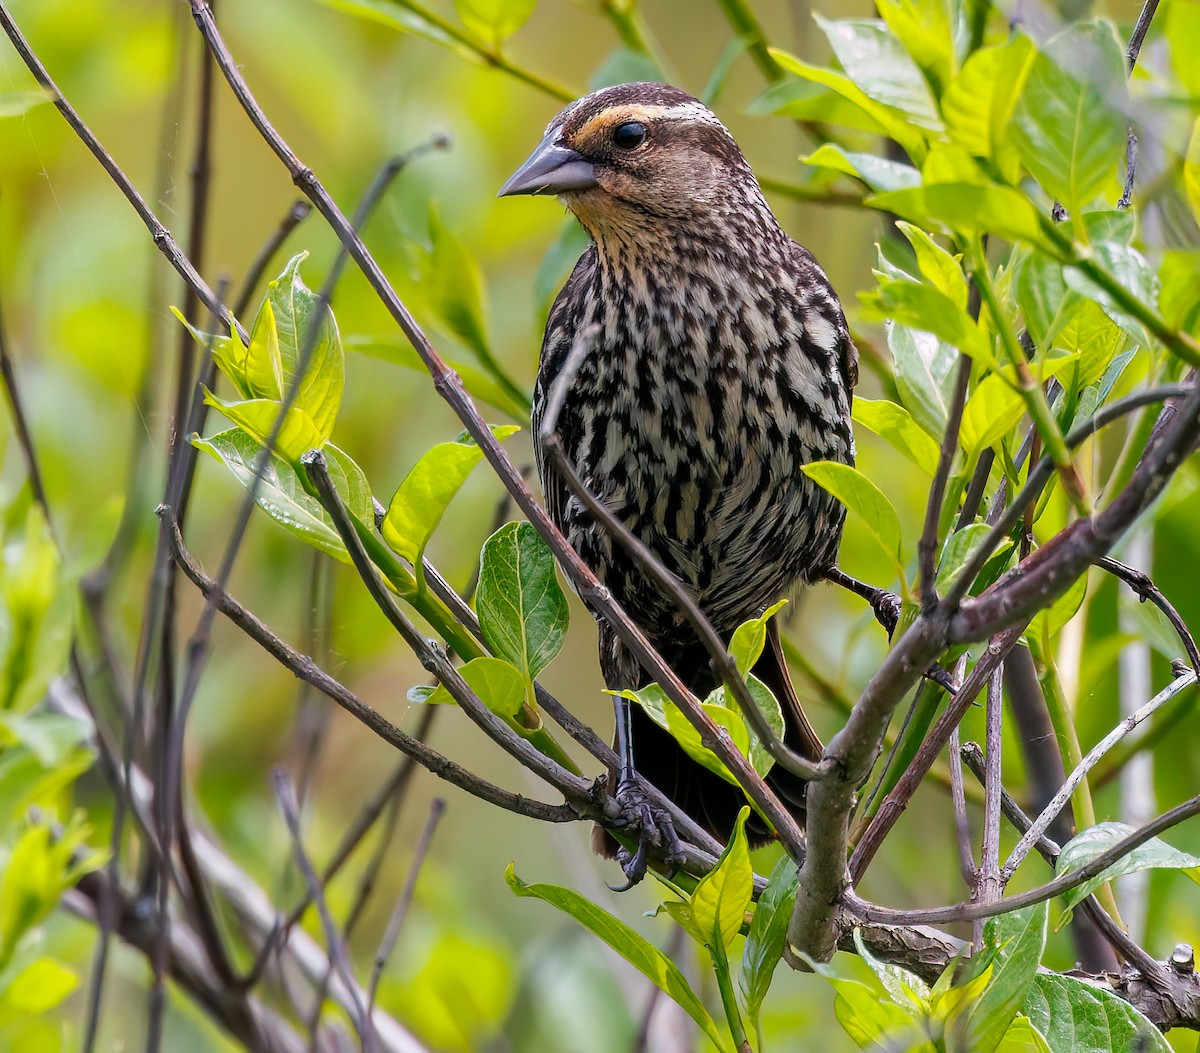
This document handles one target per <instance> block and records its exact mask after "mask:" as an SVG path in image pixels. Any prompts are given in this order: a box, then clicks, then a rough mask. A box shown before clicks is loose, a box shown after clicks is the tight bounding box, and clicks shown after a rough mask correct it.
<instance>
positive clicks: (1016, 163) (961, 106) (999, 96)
mask: <svg viewBox="0 0 1200 1053" xmlns="http://www.w3.org/2000/svg"><path fill="white" fill-rule="evenodd" d="M1033 57H1034V47H1033V43H1032V41H1030V39H1029V38H1028V37H1026V36H1022V35H1021V34H1016V35H1014V36H1013V37H1012V38H1011V39H1010V40H1009V41H1008V42H1007V43H1004V44H1001V45H999V46H997V47H988V48H980V49H979V50H978V51H976V52H974V53H972V54H971V55H970V56H969V57H968V58H967V61H966V62H964V63H963V68H962V69H961V70H960V71H959V74H958V76H956V77H955V78H954V80H952V81H951V82H950V86H949V87H948V88H947V89H946V92H945V94H944V95H943V96H942V113H943V115H944V116H945V118H946V131H947V132H948V133H949V135H950V138H951V139H952V140H953V141H954V142H956V143H958V144H959V145H960V146H962V147H963V148H964V149H965V150H967V151H968V152H969V153H971V154H972V155H973V156H975V157H981V158H984V159H985V160H988V161H991V162H992V164H993V165H994V166H995V169H996V171H997V172H998V173H999V174H1000V175H1001V176H1003V178H1004V179H1005V181H1006V182H1009V183H1016V182H1017V181H1018V180H1019V179H1020V176H1021V161H1020V156H1019V155H1018V153H1017V151H1016V147H1015V145H1014V143H1013V141H1012V135H1011V131H1010V121H1011V119H1012V114H1013V109H1014V108H1015V106H1016V103H1017V98H1018V97H1019V96H1020V94H1021V91H1022V89H1023V88H1024V86H1025V80H1026V78H1027V77H1028V76H1029V70H1030V68H1031V67H1032V65H1033Z"/></svg>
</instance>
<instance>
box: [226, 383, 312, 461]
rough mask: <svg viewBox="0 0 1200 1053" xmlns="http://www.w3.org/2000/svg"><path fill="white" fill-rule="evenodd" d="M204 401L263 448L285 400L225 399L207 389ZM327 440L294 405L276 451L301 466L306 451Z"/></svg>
mask: <svg viewBox="0 0 1200 1053" xmlns="http://www.w3.org/2000/svg"><path fill="white" fill-rule="evenodd" d="M204 401H205V402H206V403H207V404H208V405H210V406H212V407H214V408H215V409H218V410H220V411H221V413H222V414H223V415H224V416H225V417H227V418H229V420H230V421H232V422H233V423H234V424H236V425H237V426H238V427H239V428H240V429H241V430H242V431H244V432H245V433H246V434H247V435H248V436H250V438H252V439H253V440H254V442H255V443H256V444H257V445H258V446H260V447H262V446H266V444H267V440H268V439H270V438H271V435H272V433H273V432H274V431H275V424H276V421H277V420H278V419H279V414H280V412H281V411H282V409H283V403H282V402H273V401H271V400H270V399H246V400H244V401H242V402H226V401H225V399H222V398H218V397H217V396H216V395H214V394H213V393H212V392H211V391H206V392H205V394H204ZM324 441H325V440H324V439H322V437H321V432H320V430H319V429H318V428H317V426H316V424H315V423H314V422H313V420H312V418H310V417H309V416H308V414H307V413H305V412H304V410H302V409H300V408H299V407H297V406H293V407H292V408H291V409H289V410H288V412H287V417H285V418H284V422H283V427H282V428H280V429H279V435H278V436H277V437H276V439H275V450H276V451H278V452H279V453H280V454H282V455H283V456H284V457H285V458H287V460H289V461H291V462H292V464H296V465H298V464H299V463H300V458H301V457H302V456H304V454H306V453H307V452H308V451H309V450H314V449H319V448H320V447H321V446H323V445H324Z"/></svg>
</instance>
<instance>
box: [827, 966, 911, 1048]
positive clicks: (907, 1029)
mask: <svg viewBox="0 0 1200 1053" xmlns="http://www.w3.org/2000/svg"><path fill="white" fill-rule="evenodd" d="M835 986H836V988H837V997H836V998H835V999H834V1001H833V1015H834V1016H835V1017H837V1021H838V1023H839V1024H841V1025H842V1028H843V1030H845V1032H846V1034H847V1035H849V1036H850V1037H851V1038H852V1039H853V1040H854V1041H855V1042H857V1043H858V1046H859V1048H860V1049H869V1050H880V1049H884V1050H890V1049H903V1050H904V1051H905V1053H934V1047H933V1045H932V1043H930V1042H927V1041H921V1039H920V1035H921V1027H920V1018H919V1017H918V1016H917V1014H916V1013H915V1011H910V1010H907V1009H903V1008H901V1007H900V1006H898V1005H896V1004H895V1003H894V1002H891V1001H889V1000H887V999H885V998H881V997H880V996H879V995H878V994H876V992H875V991H873V990H872V989H871V988H870V987H868V986H867V985H866V984H860V983H856V982H854V981H853V980H837V981H835ZM910 1042H911V1043H912V1044H911V1045H910V1044H909V1043H910Z"/></svg>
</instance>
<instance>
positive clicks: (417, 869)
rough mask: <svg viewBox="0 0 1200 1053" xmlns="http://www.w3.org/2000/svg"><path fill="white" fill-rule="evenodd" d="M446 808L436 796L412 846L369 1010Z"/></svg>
mask: <svg viewBox="0 0 1200 1053" xmlns="http://www.w3.org/2000/svg"><path fill="white" fill-rule="evenodd" d="M445 810H446V802H445V800H444V799H443V798H441V797H435V798H434V799H433V804H432V805H430V807H429V818H428V819H427V820H426V821H425V829H424V830H422V831H421V838H420V840H419V841H417V847H416V848H415V849H413V858H412V866H411V867H410V868H409V871H408V879H407V880H406V881H405V883H404V890H403V891H402V892H401V893H400V899H399V900H398V901H397V902H396V908H395V910H394V911H393V912H392V916H391V919H390V920H389V921H388V926H387V929H386V930H385V931H384V934H383V940H382V941H381V942H380V944H379V950H378V952H377V953H376V955H375V964H374V965H373V966H372V967H371V982H370V985H369V986H368V987H367V1011H368V1012H370V1011H371V1009H372V1008H373V1007H374V1005H375V994H376V992H377V991H378V990H379V981H380V980H381V979H382V978H383V970H384V969H385V968H386V967H387V961H388V958H390V957H391V956H392V949H393V948H394V947H395V946H396V941H397V940H398V939H399V938H400V930H401V929H402V928H403V927H404V919H405V918H406V917H407V916H408V908H409V906H411V904H412V899H413V894H414V893H415V892H416V891H417V876H418V875H419V874H420V873H421V866H422V865H423V864H424V862H425V856H426V855H427V854H428V852H429V845H430V843H431V842H432V841H433V835H434V833H435V831H436V830H437V825H438V823H439V822H440V821H441V818H442V813H443V812H444V811H445Z"/></svg>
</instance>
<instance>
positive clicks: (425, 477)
mask: <svg viewBox="0 0 1200 1053" xmlns="http://www.w3.org/2000/svg"><path fill="white" fill-rule="evenodd" d="M519 430H520V429H519V428H518V427H517V426H516V425H505V426H504V427H499V428H493V429H492V434H493V435H495V436H496V438H497V439H501V440H503V439H506V438H508V436H510V435H512V434H513V433H514V432H517V431H519ZM482 457H483V451H482V450H481V449H480V448H479V446H478V445H477V444H476V443H475V441H474V440H472V439H469V438H468V439H464V440H462V441H456V442H441V443H438V444H437V445H436V446H434V447H433V448H432V449H430V450H427V451H426V452H425V453H424V454H422V455H421V459H420V460H419V461H417V463H416V464H415V465H413V467H412V469H411V470H410V471H409V473H408V475H406V476H405V477H404V481H403V482H402V483H401V484H400V486H399V487H398V488H397V490H396V492H395V494H394V495H393V496H392V500H391V504H389V505H388V510H387V516H386V517H385V518H384V521H383V525H382V526H381V527H380V532H381V533H382V534H383V540H384V541H386V542H387V543H388V545H389V546H390V547H391V549H392V551H393V552H395V553H396V554H397V555H399V556H402V557H404V558H405V559H407V560H408V561H409V562H410V563H411V564H412V565H413V566H414V567H417V568H418V575H419V574H420V571H419V568H420V565H421V556H422V555H423V554H424V552H425V546H426V545H427V544H428V543H429V539H430V538H431V537H432V536H433V532H434V531H435V530H436V529H437V527H438V524H439V523H441V521H442V516H443V515H445V512H446V508H447V507H448V506H449V504H450V501H451V500H452V499H453V498H454V495H455V494H457V493H458V491H459V490H460V489H461V488H462V485H463V483H465V482H466V481H467V476H468V475H470V474H471V469H473V468H474V467H475V465H477V464H478V463H479V461H480V460H481V459H482Z"/></svg>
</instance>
